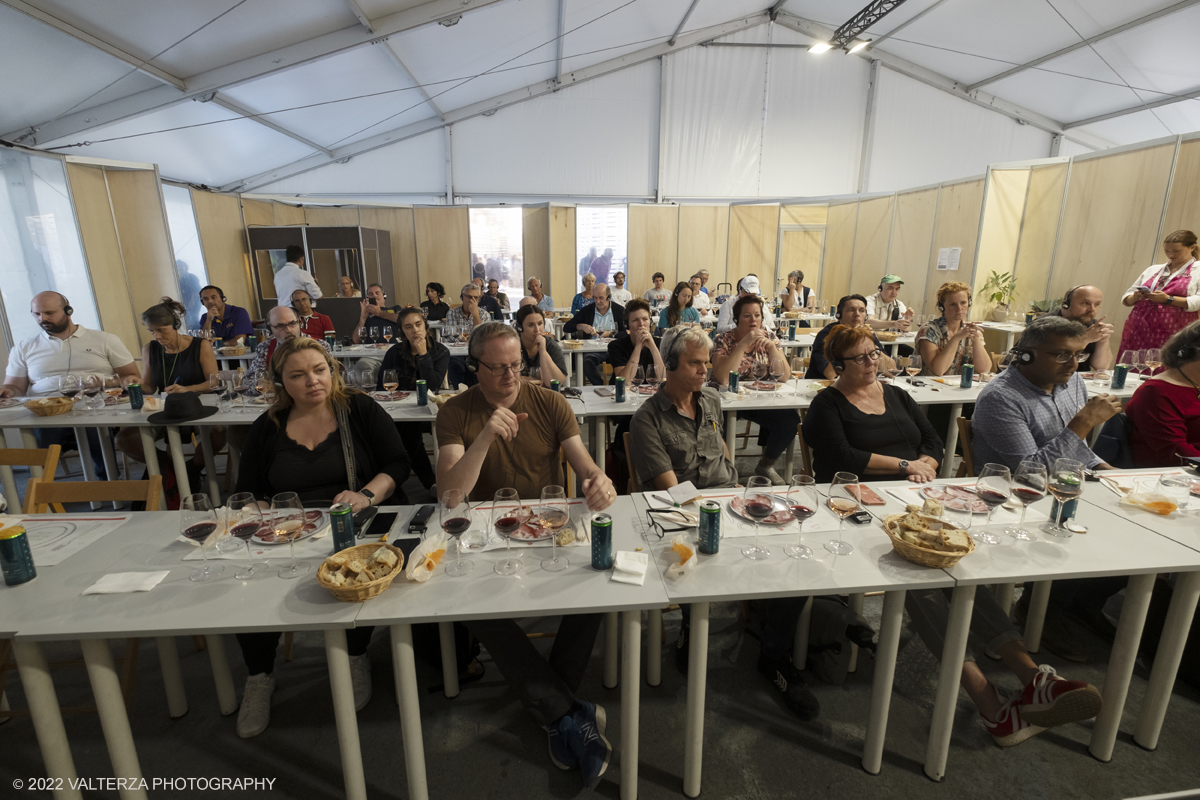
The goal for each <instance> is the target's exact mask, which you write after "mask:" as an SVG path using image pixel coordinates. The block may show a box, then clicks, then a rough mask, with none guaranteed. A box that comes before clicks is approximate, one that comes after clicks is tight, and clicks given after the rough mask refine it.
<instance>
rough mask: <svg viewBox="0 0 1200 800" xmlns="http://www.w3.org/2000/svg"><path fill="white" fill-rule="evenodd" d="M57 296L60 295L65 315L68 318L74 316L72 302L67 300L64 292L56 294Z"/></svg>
mask: <svg viewBox="0 0 1200 800" xmlns="http://www.w3.org/2000/svg"><path fill="white" fill-rule="evenodd" d="M55 294H56V295H58V297H59V299H60V300H62V304H63V313H64V314H66V315H67V316H68V317H69V316H71V315H72V314H74V313H75V309H73V308H71V301H70V300H68V299H67V296H66V295H64V294H63V293H62V292H55Z"/></svg>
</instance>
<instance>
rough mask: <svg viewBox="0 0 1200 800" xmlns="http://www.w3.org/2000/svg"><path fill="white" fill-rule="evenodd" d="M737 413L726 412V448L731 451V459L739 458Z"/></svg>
mask: <svg viewBox="0 0 1200 800" xmlns="http://www.w3.org/2000/svg"><path fill="white" fill-rule="evenodd" d="M736 425H737V412H736V411H726V412H725V447H727V448H728V449H729V457H730V458H733V459H736V458H737V450H736V449H735V448H736V447H737V428H736V427H735V426H736Z"/></svg>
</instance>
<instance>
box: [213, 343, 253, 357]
mask: <svg viewBox="0 0 1200 800" xmlns="http://www.w3.org/2000/svg"><path fill="white" fill-rule="evenodd" d="M249 349H250V348H248V347H246V346H245V345H226V346H225V347H222V348H220V349H219V350H217V353H219V354H220V355H223V356H244V355H246V351H247V350H249Z"/></svg>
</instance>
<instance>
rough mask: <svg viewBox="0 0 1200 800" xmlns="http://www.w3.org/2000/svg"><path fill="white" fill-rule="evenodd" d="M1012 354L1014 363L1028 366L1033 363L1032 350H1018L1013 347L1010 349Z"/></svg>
mask: <svg viewBox="0 0 1200 800" xmlns="http://www.w3.org/2000/svg"><path fill="white" fill-rule="evenodd" d="M1012 353H1013V360H1014V361H1020V362H1021V363H1022V364H1029V363H1030V362H1032V361H1033V351H1032V350H1018V349H1017V348H1015V347H1014V348H1013V349H1012Z"/></svg>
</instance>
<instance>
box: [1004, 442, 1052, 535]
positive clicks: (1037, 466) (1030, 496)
mask: <svg viewBox="0 0 1200 800" xmlns="http://www.w3.org/2000/svg"><path fill="white" fill-rule="evenodd" d="M1013 496H1014V497H1016V498H1017V499H1018V500H1019V501H1021V521H1020V522H1018V523H1017V527H1015V528H1005V529H1004V533H1005V534H1007V535H1009V536H1011V537H1013V538H1014V539H1021V540H1022V541H1026V542H1032V541H1033V540H1034V538H1035V537H1034V536H1033V534H1031V533H1030V532H1029V531H1027V530H1025V512H1026V511H1028V510H1029V507H1030V506H1031V505H1033V504H1034V503H1036V502H1037V501H1038V500H1041V499H1042V498H1043V497H1045V496H1046V465H1045V464H1042V463H1039V462H1037V461H1022V462H1021V463H1020V464H1018V465H1017V472H1016V474H1015V475H1013Z"/></svg>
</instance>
